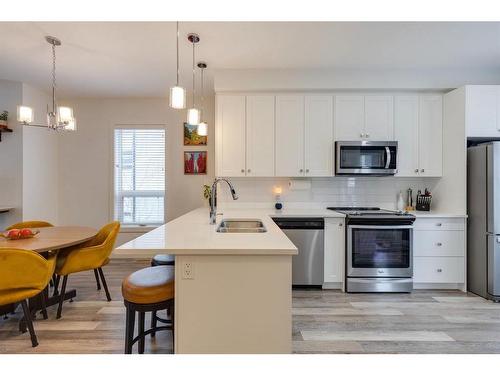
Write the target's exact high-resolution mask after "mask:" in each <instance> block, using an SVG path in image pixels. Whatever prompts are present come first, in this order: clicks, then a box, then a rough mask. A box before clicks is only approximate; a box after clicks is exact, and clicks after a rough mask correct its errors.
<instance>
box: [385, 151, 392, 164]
mask: <svg viewBox="0 0 500 375" xmlns="http://www.w3.org/2000/svg"><path fill="white" fill-rule="evenodd" d="M385 155H386V158H385V160H386V161H385V169H389V166H390V165H391V149H390V148H389V147H387V146H386V147H385Z"/></svg>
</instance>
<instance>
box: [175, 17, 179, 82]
mask: <svg viewBox="0 0 500 375" xmlns="http://www.w3.org/2000/svg"><path fill="white" fill-rule="evenodd" d="M176 86H179V21H177V83H176Z"/></svg>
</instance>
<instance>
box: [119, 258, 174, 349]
mask: <svg viewBox="0 0 500 375" xmlns="http://www.w3.org/2000/svg"><path fill="white" fill-rule="evenodd" d="M122 294H123V299H124V304H125V307H126V311H127V313H126V328H125V354H130V353H132V347H133V345H134V344H135V343H136V342H137V341H139V348H138V352H139V354H142V353H144V338H145V337H146V336H147V335H152V336H154V334H155V333H156V332H158V331H165V330H171V331H172V339H173V337H174V268H173V267H171V266H158V267H149V268H143V269H141V270H139V271H136V272H134V273H132V274H130V275H129V276H128V277H127V278H126V279H125V280H123V283H122ZM166 309H169V310H170V319H161V318H158V317H156V320H157V321H160V322H162V323H165V325H163V326H160V327H158V326H157V325H156V321H155V325H154V326H153V324H152V326H151V328H150V329H148V330H147V331H144V322H145V314H146V313H147V312H151V313H153V312H156V311H160V310H166ZM136 312H138V313H139V315H138V334H137V336H136V337H134V326H135V313H136Z"/></svg>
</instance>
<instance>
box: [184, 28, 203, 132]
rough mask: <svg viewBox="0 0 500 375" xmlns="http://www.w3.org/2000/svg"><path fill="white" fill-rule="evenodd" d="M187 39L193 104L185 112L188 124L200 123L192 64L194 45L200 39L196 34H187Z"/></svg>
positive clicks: (194, 70) (194, 71)
mask: <svg viewBox="0 0 500 375" xmlns="http://www.w3.org/2000/svg"><path fill="white" fill-rule="evenodd" d="M188 40H189V41H190V42H191V43H192V44H193V103H192V104H193V106H192V107H191V108H189V109H188V113H187V123H188V124H189V125H198V124H199V123H200V110H199V109H198V108H196V91H195V73H196V69H195V65H194V58H195V54H194V49H195V46H196V43H198V42H199V41H200V37H199V35H198V34H193V33H191V34H188Z"/></svg>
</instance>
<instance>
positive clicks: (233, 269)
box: [115, 208, 297, 353]
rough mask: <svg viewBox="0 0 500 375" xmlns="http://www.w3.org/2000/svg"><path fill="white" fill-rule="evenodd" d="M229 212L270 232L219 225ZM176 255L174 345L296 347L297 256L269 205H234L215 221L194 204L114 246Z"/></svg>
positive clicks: (236, 349) (197, 349) (252, 349)
mask: <svg viewBox="0 0 500 375" xmlns="http://www.w3.org/2000/svg"><path fill="white" fill-rule="evenodd" d="M222 219H256V220H260V221H262V223H263V224H264V226H265V228H266V230H267V231H266V232H264V233H218V232H217V231H216V229H217V227H218V225H219V223H220V221H221V220H222ZM115 254H116V255H118V256H119V255H127V256H131V255H135V256H141V257H142V256H144V257H151V256H154V255H155V254H173V255H175V257H176V259H175V353H291V351H292V256H293V255H296V254H297V248H296V247H295V245H294V244H293V243H292V242H291V241H290V240H289V239H288V238H287V237H286V235H285V234H284V233H283V232H282V231H281V230H280V229H279V228H278V227H277V226H276V224H275V223H274V222H273V220H272V219H271V216H270V215H269V214H268V213H266V212H265V211H263V210H251V209H248V210H244V209H243V210H228V211H227V212H225V213H224V215H223V216H218V218H217V224H216V225H210V224H209V212H208V209H207V208H200V209H197V210H194V211H191V212H189V213H187V214H185V215H183V216H181V217H179V218H177V219H175V220H173V221H171V222H169V223H167V224H165V225H163V226H161V227H159V228H156V229H154V230H152V231H151V232H149V233H147V234H144V235H142V236H140V237H138V238H136V239H134V240H132V241H130V242H128V243H126V244H124V245H122V246H120V247H118V248H117V249H116V250H115Z"/></svg>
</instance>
